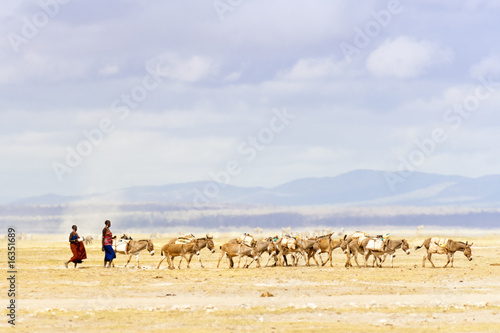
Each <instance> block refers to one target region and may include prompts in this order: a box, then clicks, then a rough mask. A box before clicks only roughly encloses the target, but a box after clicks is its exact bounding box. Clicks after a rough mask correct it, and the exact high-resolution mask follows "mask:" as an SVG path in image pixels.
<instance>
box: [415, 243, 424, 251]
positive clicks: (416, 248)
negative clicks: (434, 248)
mask: <svg viewBox="0 0 500 333" xmlns="http://www.w3.org/2000/svg"><path fill="white" fill-rule="evenodd" d="M422 247H424V244H422V245H420V246H415V251H416V250H418V249H420V248H422Z"/></svg>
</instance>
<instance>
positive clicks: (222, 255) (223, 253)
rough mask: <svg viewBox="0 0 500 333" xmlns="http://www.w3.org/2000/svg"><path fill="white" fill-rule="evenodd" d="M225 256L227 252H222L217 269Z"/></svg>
mask: <svg viewBox="0 0 500 333" xmlns="http://www.w3.org/2000/svg"><path fill="white" fill-rule="evenodd" d="M225 254H226V252H224V251H222V253H221V254H220V257H219V261H218V262H217V268H219V265H220V261H221V260H222V257H224V255H225Z"/></svg>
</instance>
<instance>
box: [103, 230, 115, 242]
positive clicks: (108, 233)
mask: <svg viewBox="0 0 500 333" xmlns="http://www.w3.org/2000/svg"><path fill="white" fill-rule="evenodd" d="M103 245H104V246H106V245H113V234H112V233H111V230H109V229H107V230H106V233H105V234H104V243H103Z"/></svg>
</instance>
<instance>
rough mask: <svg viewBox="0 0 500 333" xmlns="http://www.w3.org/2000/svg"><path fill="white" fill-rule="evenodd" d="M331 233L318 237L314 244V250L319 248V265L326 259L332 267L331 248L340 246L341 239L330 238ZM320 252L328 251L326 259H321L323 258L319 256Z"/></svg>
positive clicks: (324, 262) (322, 264) (323, 264)
mask: <svg viewBox="0 0 500 333" xmlns="http://www.w3.org/2000/svg"><path fill="white" fill-rule="evenodd" d="M331 235H332V234H329V235H325V236H321V237H318V238H317V240H318V242H317V243H316V244H315V245H314V250H316V251H317V250H320V251H319V252H317V254H318V257H319V259H320V260H321V266H325V265H326V263H327V262H328V261H330V267H333V261H332V253H333V250H335V249H336V248H338V247H340V244H341V243H342V239H341V238H339V239H332V238H331ZM321 253H328V258H327V259H326V261H323V258H322V257H321Z"/></svg>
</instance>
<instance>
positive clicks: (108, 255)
mask: <svg viewBox="0 0 500 333" xmlns="http://www.w3.org/2000/svg"><path fill="white" fill-rule="evenodd" d="M104 252H105V255H104V260H113V259H115V258H116V254H115V250H113V247H112V246H111V245H104Z"/></svg>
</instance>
